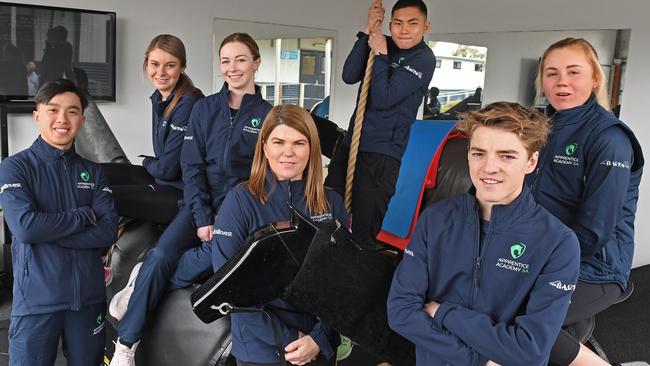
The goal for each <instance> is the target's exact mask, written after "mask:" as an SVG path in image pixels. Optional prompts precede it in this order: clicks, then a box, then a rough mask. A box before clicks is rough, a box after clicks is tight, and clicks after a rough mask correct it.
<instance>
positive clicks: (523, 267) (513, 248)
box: [496, 242, 530, 274]
mask: <svg viewBox="0 0 650 366" xmlns="http://www.w3.org/2000/svg"><path fill="white" fill-rule="evenodd" d="M525 251H526V244H524V243H521V242H519V243H515V244H512V245H510V257H511V258H512V259H510V258H503V257H501V258H499V259H498V260H497V262H496V266H497V267H499V268H503V269H506V270H508V271H512V272H517V273H524V274H526V273H528V269H529V266H530V265H529V264H528V263H523V262H518V261H516V260H515V259H519V258H520V257H521V256H522V255H524V252H525Z"/></svg>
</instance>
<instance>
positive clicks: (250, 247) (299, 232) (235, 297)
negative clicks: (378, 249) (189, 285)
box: [192, 205, 347, 323]
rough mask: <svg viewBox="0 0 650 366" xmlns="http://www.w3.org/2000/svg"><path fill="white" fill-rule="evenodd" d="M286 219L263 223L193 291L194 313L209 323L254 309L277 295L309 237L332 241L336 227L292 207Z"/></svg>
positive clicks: (305, 250)
mask: <svg viewBox="0 0 650 366" xmlns="http://www.w3.org/2000/svg"><path fill="white" fill-rule="evenodd" d="M289 208H290V209H291V220H290V221H280V222H275V223H272V224H268V225H265V226H262V227H261V228H259V229H257V230H256V231H255V232H254V233H253V234H251V235H250V236H249V237H248V238H247V239H246V241H245V243H244V245H242V247H241V248H240V249H239V251H238V252H237V253H236V254H235V255H234V256H232V257H231V258H230V259H229V260H228V261H227V262H226V263H225V264H224V265H223V266H222V267H221V268H220V269H219V270H218V271H217V272H216V273H215V274H214V275H212V277H210V278H209V279H208V280H207V281H206V282H205V283H204V284H203V285H202V286H201V287H199V288H198V289H197V290H196V291H194V293H193V294H192V308H193V309H194V313H195V314H196V315H197V316H198V317H199V318H200V319H201V320H202V321H204V322H206V323H210V322H212V321H214V320H217V319H219V318H220V317H222V316H224V315H227V314H229V313H230V312H233V311H257V310H259V309H261V307H262V306H263V305H264V304H266V303H268V302H270V301H272V300H274V299H277V298H280V297H281V296H282V295H283V293H284V290H285V288H286V287H287V286H288V285H289V284H290V283H291V282H292V281H293V279H294V277H295V276H296V273H298V271H299V270H300V268H301V267H302V263H303V261H304V260H305V257H306V256H307V253H308V251H309V247H310V246H311V244H312V242H313V241H314V240H327V241H331V242H335V241H336V239H335V236H334V234H335V233H336V232H337V231H339V230H344V231H346V232H347V230H345V229H341V225H340V224H339V223H338V222H335V223H334V224H333V225H325V224H322V223H316V222H314V221H312V220H311V218H310V217H309V216H307V215H305V214H304V213H302V212H300V211H298V210H297V209H296V208H294V207H293V206H291V205H289Z"/></svg>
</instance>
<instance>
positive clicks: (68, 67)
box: [0, 2, 116, 102]
mask: <svg viewBox="0 0 650 366" xmlns="http://www.w3.org/2000/svg"><path fill="white" fill-rule="evenodd" d="M115 19H116V17H115V13H114V12H107V11H94V10H83V9H70V8H57V7H52V6H41V5H25V4H16V3H7V2H0V101H2V102H10V101H20V100H29V99H32V98H33V96H34V94H35V91H36V90H37V89H38V86H39V85H42V84H43V83H45V82H46V81H48V80H53V79H59V78H66V79H70V80H73V81H75V82H76V83H77V84H78V85H79V86H81V87H82V88H85V89H86V90H87V91H88V93H89V94H90V95H91V96H92V97H93V99H95V100H108V101H115Z"/></svg>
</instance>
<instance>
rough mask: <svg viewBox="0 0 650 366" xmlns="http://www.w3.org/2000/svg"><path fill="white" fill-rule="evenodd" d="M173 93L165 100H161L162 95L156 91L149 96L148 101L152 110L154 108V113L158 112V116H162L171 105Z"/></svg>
mask: <svg viewBox="0 0 650 366" xmlns="http://www.w3.org/2000/svg"><path fill="white" fill-rule="evenodd" d="M174 92H175V91H172V92H171V94H169V96H168V97H167V99H165V100H162V94H160V91H158V89H156V91H154V92H153V94H151V96H150V97H149V99H151V103H152V104H153V106H154V108H156V111H157V112H158V114H159V115H161V116H162V114H163V113H164V112H165V108H167V106H168V105H169V103H171V101H172V99H173V98H174Z"/></svg>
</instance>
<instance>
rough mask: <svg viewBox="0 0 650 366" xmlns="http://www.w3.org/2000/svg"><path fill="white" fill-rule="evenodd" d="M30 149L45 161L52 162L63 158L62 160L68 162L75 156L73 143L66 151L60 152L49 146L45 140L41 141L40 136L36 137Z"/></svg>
mask: <svg viewBox="0 0 650 366" xmlns="http://www.w3.org/2000/svg"><path fill="white" fill-rule="evenodd" d="M31 149H32V150H34V151H35V152H36V155H38V156H39V157H40V158H42V159H43V160H45V161H52V160H56V159H59V158H63V159H64V160H70V159H71V158H72V157H73V156H75V155H76V151H75V148H74V142H73V143H72V146H70V148H69V149H68V150H66V151H61V150H59V149H57V148H55V147H53V146H50V145H49V144H48V143H47V142H45V140H43V138H42V137H41V136H38V138H37V139H36V141H34V143H33V144H32V147H31Z"/></svg>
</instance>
